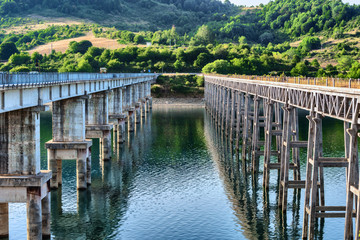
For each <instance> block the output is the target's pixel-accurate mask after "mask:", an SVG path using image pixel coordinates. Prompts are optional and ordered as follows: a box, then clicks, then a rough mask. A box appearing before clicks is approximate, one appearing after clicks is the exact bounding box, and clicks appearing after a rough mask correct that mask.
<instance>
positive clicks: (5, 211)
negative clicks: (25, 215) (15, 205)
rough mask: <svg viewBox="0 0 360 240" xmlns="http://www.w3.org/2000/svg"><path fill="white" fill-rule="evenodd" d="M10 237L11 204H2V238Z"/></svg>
mask: <svg viewBox="0 0 360 240" xmlns="http://www.w3.org/2000/svg"><path fill="white" fill-rule="evenodd" d="M7 237H9V204H8V203H0V238H7Z"/></svg>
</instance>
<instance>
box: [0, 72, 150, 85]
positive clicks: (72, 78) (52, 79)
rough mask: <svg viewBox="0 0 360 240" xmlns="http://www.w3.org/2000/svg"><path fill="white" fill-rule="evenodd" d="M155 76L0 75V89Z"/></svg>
mask: <svg viewBox="0 0 360 240" xmlns="http://www.w3.org/2000/svg"><path fill="white" fill-rule="evenodd" d="M145 76H154V77H155V76H157V74H149V73H31V72H30V73H0V88H5V87H12V86H14V87H15V86H33V85H49V84H61V83H68V82H78V81H94V80H106V79H121V78H138V77H145Z"/></svg>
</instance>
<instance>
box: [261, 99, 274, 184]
mask: <svg viewBox="0 0 360 240" xmlns="http://www.w3.org/2000/svg"><path fill="white" fill-rule="evenodd" d="M264 101H265V100H264ZM273 112H274V103H273V102H272V101H271V100H270V98H269V100H268V101H267V104H266V116H265V146H264V152H265V153H264V175H263V186H264V189H265V190H267V189H269V181H270V168H269V167H270V162H271V143H272V131H273V130H272V129H273V127H272V122H273Z"/></svg>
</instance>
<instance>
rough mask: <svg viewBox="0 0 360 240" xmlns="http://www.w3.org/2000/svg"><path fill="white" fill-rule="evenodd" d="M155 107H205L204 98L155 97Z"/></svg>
mask: <svg viewBox="0 0 360 240" xmlns="http://www.w3.org/2000/svg"><path fill="white" fill-rule="evenodd" d="M153 106H154V107H164V106H167V107H169V106H171V107H204V106H205V101H204V99H203V98H153Z"/></svg>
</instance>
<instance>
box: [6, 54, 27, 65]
mask: <svg viewBox="0 0 360 240" xmlns="http://www.w3.org/2000/svg"><path fill="white" fill-rule="evenodd" d="M30 59H31V58H30V55H29V53H24V52H22V53H14V54H13V55H11V57H10V58H9V62H10V63H12V64H13V65H14V66H19V65H23V64H27V63H29V62H30Z"/></svg>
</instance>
